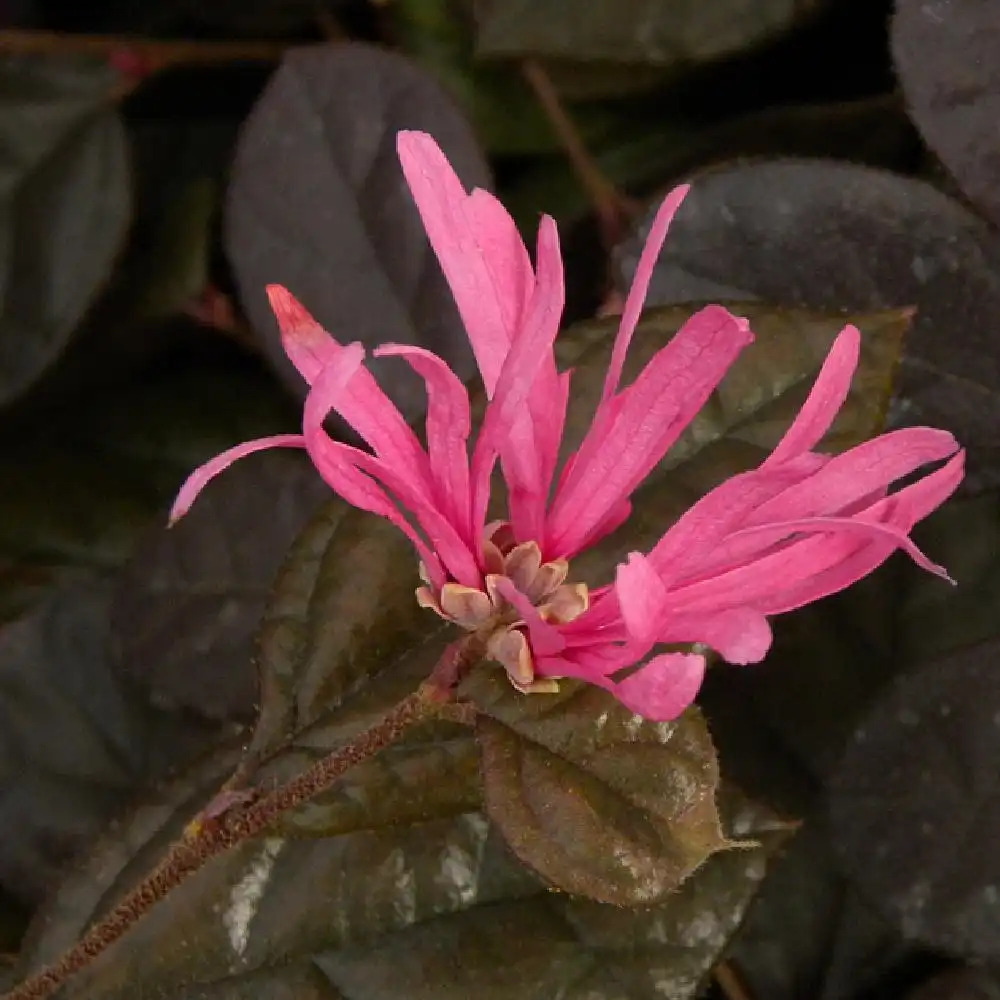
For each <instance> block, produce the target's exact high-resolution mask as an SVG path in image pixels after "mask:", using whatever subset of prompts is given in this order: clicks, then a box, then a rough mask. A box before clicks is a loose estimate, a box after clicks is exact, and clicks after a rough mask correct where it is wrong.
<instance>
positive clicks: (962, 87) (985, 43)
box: [892, 0, 1000, 223]
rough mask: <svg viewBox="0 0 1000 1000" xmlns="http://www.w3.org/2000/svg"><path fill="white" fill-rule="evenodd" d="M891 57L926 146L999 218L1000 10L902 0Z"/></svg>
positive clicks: (956, 0) (970, 1)
mask: <svg viewBox="0 0 1000 1000" xmlns="http://www.w3.org/2000/svg"><path fill="white" fill-rule="evenodd" d="M892 56H893V61H894V62H895V64H896V72H897V74H898V75H899V80H900V83H901V84H902V85H903V93H904V95H905V97H906V102H907V106H908V108H909V112H910V115H911V117H912V118H913V120H914V122H916V125H917V128H919V129H920V132H921V134H922V135H923V137H924V139H926V140H927V144H928V145H929V146H930V147H931V149H933V150H934V152H935V153H936V154H937V155H938V156H939V157H940V159H941V162H942V163H943V164H944V165H945V166H946V167H947V168H948V170H949V171H951V173H952V175H953V176H954V178H955V180H956V181H957V182H958V185H959V187H960V188H961V189H962V191H963V192H964V193H965V194H966V195H967V196H968V197H969V198H970V200H972V201H973V202H975V204H976V205H977V206H978V207H979V208H981V209H982V210H983V212H984V213H985V214H986V215H987V216H989V218H990V219H992V220H993V222H994V223H1000V183H998V180H1000V134H998V132H997V120H998V118H1000V8H998V7H997V6H996V5H995V4H992V3H983V2H982V0H896V13H895V16H894V17H893V19H892Z"/></svg>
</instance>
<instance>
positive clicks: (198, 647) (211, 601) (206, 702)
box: [112, 452, 329, 720]
mask: <svg viewBox="0 0 1000 1000" xmlns="http://www.w3.org/2000/svg"><path fill="white" fill-rule="evenodd" d="M328 495H329V488H328V487H327V486H326V484H325V483H324V482H323V480H322V479H321V478H320V476H319V474H318V473H317V472H316V470H315V469H314V468H313V466H312V464H311V463H310V462H309V461H308V459H306V458H305V457H304V456H303V455H300V454H293V453H289V452H269V453H266V454H261V455H251V456H249V457H248V458H246V459H244V460H243V461H242V462H239V463H237V465H236V466H235V467H234V468H232V469H231V470H229V471H228V472H227V473H226V475H224V476H220V477H219V478H218V479H216V480H213V481H212V482H211V483H209V484H208V486H207V487H206V489H205V491H204V493H202V494H201V496H200V497H199V498H198V502H197V503H196V504H195V505H194V507H193V509H192V510H191V512H190V513H189V514H188V515H187V516H186V517H185V518H184V519H183V520H182V521H181V522H180V523H179V524H176V525H175V526H174V527H173V528H169V529H168V528H167V527H165V526H164V525H157V526H156V527H154V528H152V529H151V530H150V532H149V534H148V535H147V536H146V538H145V539H144V540H143V541H142V543H141V544H140V545H139V546H138V548H137V549H136V551H135V553H134V554H133V556H132V558H131V560H130V561H129V563H128V565H127V566H126V568H125V569H124V571H123V572H122V574H121V575H120V577H119V578H118V582H117V585H116V587H115V599H114V603H113V606H112V647H113V649H114V651H115V657H116V660H117V662H118V665H119V669H121V670H124V672H125V674H126V675H127V676H128V677H129V678H130V680H132V681H134V682H137V683H138V684H139V685H140V686H141V687H142V688H143V689H144V690H146V691H147V692H148V695H149V697H150V699H151V700H152V702H153V703H154V704H156V705H160V706H163V707H168V708H185V709H190V710H192V711H194V712H197V713H198V714H200V715H204V716H207V717H208V718H212V719H244V720H246V719H249V718H252V716H253V714H254V707H255V704H256V702H257V679H256V673H255V670H254V664H253V660H254V641H253V637H254V634H255V633H256V631H257V629H258V627H259V625H260V619H261V615H262V614H263V612H264V608H265V605H266V603H267V600H268V598H269V597H270V594H271V588H272V585H273V583H274V576H275V574H276V573H277V571H278V568H279V567H280V565H281V563H282V561H283V560H284V558H285V555H286V554H287V552H288V548H289V546H290V545H291V543H292V541H293V540H294V538H295V536H296V535H297V534H298V533H299V531H300V530H301V529H302V527H303V526H304V525H305V523H306V521H307V520H308V519H309V517H310V515H311V514H313V513H314V512H315V510H316V508H317V507H318V506H319V505H320V503H321V502H322V500H324V499H326V497H327V496H328Z"/></svg>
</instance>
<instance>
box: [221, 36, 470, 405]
mask: <svg viewBox="0 0 1000 1000" xmlns="http://www.w3.org/2000/svg"><path fill="white" fill-rule="evenodd" d="M401 129H422V130H423V131H426V132H430V133H431V134H432V135H433V136H434V137H435V138H436V139H437V141H438V142H439V144H440V145H441V147H442V149H444V151H445V153H446V154H447V156H448V158H449V159H450V160H451V162H452V164H453V166H454V167H455V169H456V171H457V172H458V174H459V175H460V176H461V177H462V179H463V180H464V182H465V184H466V186H467V187H476V186H478V187H487V186H489V183H490V177H489V171H488V169H487V166H486V164H485V162H484V160H483V157H482V154H481V152H480V151H479V149H478V147H477V145H476V142H475V139H474V137H473V135H472V132H471V130H470V128H469V126H468V125H467V124H466V123H465V121H464V120H463V119H462V117H461V115H460V113H459V112H458V110H457V109H456V107H455V106H454V105H453V103H452V101H451V100H450V98H448V97H447V96H446V94H445V93H444V91H443V90H441V88H440V87H439V85H438V84H437V83H436V82H435V81H434V80H433V79H432V78H431V77H430V76H428V75H426V74H425V73H424V72H423V70H421V69H419V68H418V67H417V66H416V65H415V64H413V63H411V62H409V61H408V60H407V59H405V58H403V57H402V56H399V55H396V54H394V53H391V52H387V51H385V50H382V49H378V48H374V47H371V46H367V45H360V44H350V45H324V46H317V47H315V48H307V49H298V50H295V51H293V52H290V53H289V54H288V55H287V56H286V57H285V59H284V61H283V62H282V64H281V67H280V68H279V69H278V71H277V73H275V75H274V77H273V78H272V79H271V82H270V83H269V84H268V86H267V88H266V90H265V91H264V93H263V95H262V96H261V98H260V100H259V101H258V102H257V105H256V107H255V108H254V110H253V112H252V114H251V115H250V117H249V118H248V119H247V121H246V123H245V125H244V127H243V133H242V136H241V138H240V141H239V144H238V149H237V153H236V161H235V163H234V166H233V177H232V183H231V185H230V189H229V195H228V210H227V213H226V234H225V237H226V248H227V251H228V254H229V258H230V260H231V261H232V263H233V267H234V269H235V271H236V277H237V279H238V282H239V287H240V293H241V297H242V301H243V305H244V307H245V309H246V311H247V313H248V315H249V317H250V321H251V324H252V325H253V327H254V330H255V331H256V332H257V334H258V336H259V337H260V338H261V342H262V344H263V346H264V348H265V350H266V353H267V356H268V357H269V358H270V359H271V361H272V362H273V363H274V364H275V366H276V367H277V369H278V371H279V372H280V373H281V374H282V375H283V376H284V377H285V378H286V379H287V380H288V382H289V384H290V385H291V386H292V387H293V388H294V389H295V391H296V392H297V393H299V394H300V395H304V392H305V387H304V385H303V384H302V381H301V379H300V378H299V376H298V374H297V373H296V372H295V371H294V369H293V368H292V367H291V365H290V364H289V362H288V361H287V359H286V358H285V356H284V352H283V351H282V349H281V344H280V340H279V338H278V330H277V325H276V323H275V321H274V316H273V315H272V313H271V310H270V308H269V306H268V303H267V298H266V296H265V291H264V289H265V286H266V285H267V284H269V283H273V282H276V283H278V284H282V285H285V286H287V287H288V289H289V290H290V291H291V292H292V294H294V295H295V296H296V297H297V298H298V299H299V300H300V301H301V302H302V303H303V305H305V306H306V308H307V309H309V310H310V311H311V312H312V313H313V314H314V315H315V316H316V318H317V319H318V320H319V321H320V322H321V323H323V325H324V326H326V328H327V329H328V330H329V331H330V332H331V333H332V334H333V335H334V336H335V337H336V338H337V339H338V340H341V341H343V342H347V341H352V340H360V341H361V342H362V343H363V344H365V345H366V346H368V347H374V346H376V345H378V344H381V343H387V342H390V341H393V342H399V343H411V344H419V345H421V346H423V347H426V348H429V349H431V350H433V351H435V352H437V353H439V354H440V355H441V356H442V357H444V358H445V359H446V360H448V361H449V362H450V363H451V364H452V366H453V367H454V368H455V369H456V370H457V371H458V372H459V373H460V374H462V375H469V374H471V371H472V355H471V351H470V350H469V346H468V341H467V339H466V336H465V332H464V328H463V327H462V324H461V322H460V320H459V316H458V311H457V309H456V308H455V305H454V302H453V301H452V298H451V293H450V292H449V290H448V288H447V285H446V284H445V281H444V277H443V275H442V273H441V270H440V268H439V266H438V264H437V260H436V259H435V257H434V256H433V254H432V252H431V249H430V245H429V243H428V242H427V237H426V235H425V234H424V230H423V227H422V225H421V222H420V218H419V216H418V215H417V210H416V206H415V205H414V204H413V200H412V198H411V196H410V193H409V189H408V188H407V186H406V184H405V182H404V180H403V174H402V171H401V169H400V167H399V162H398V160H397V158H396V133H397V132H398V131H400V130H401ZM373 369H375V370H376V371H379V372H383V371H384V372H385V373H386V377H387V381H386V382H385V384H386V386H387V388H388V389H390V391H391V395H393V396H394V398H395V399H396V401H397V403H399V404H400V405H402V406H403V408H404V409H405V410H406V412H407V413H409V414H411V415H412V414H416V413H417V412H419V411H420V410H421V409H422V408H423V389H422V383H421V382H420V381H419V380H418V379H416V378H415V377H413V376H412V373H410V372H409V371H408V370H405V369H406V366H405V365H403V364H400V363H399V362H398V361H396V362H389V363H388V364H387V365H384V366H383V365H382V364H381V363H380V362H376V363H375V364H373Z"/></svg>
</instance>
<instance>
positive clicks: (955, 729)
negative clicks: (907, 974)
mask: <svg viewBox="0 0 1000 1000" xmlns="http://www.w3.org/2000/svg"><path fill="white" fill-rule="evenodd" d="M998 653H1000V643H998V642H997V640H996V639H992V640H990V641H988V642H984V643H980V644H978V645H976V646H972V647H968V648H966V649H964V650H961V651H959V652H956V653H953V654H951V655H949V656H945V657H940V658H936V659H935V660H933V661H932V662H930V663H928V664H926V665H925V666H923V667H921V668H920V669H919V670H918V671H916V672H914V673H910V674H907V675H905V676H903V677H901V678H900V679H899V680H898V681H897V682H896V684H895V685H894V686H893V688H892V690H891V691H890V693H889V694H888V695H887V696H885V697H884V698H882V699H881V700H880V701H879V702H878V703H877V704H876V705H875V706H874V708H873V709H872V710H871V712H869V713H868V716H867V718H866V719H865V720H864V722H863V723H862V724H861V725H859V726H858V727H857V728H856V729H855V731H854V734H853V737H852V739H851V742H850V744H849V745H848V747H847V750H846V752H845V753H844V756H843V759H842V761H841V763H840V765H839V767H838V769H837V772H836V774H835V776H834V778H833V781H832V785H831V792H830V795H831V805H830V810H831V817H832V824H833V831H834V834H833V841H834V844H835V845H836V847H837V850H838V853H839V855H840V857H841V858H842V862H843V865H844V868H845V871H846V872H847V874H848V875H849V876H850V877H851V878H852V879H854V880H855V881H856V882H857V884H858V885H859V887H860V888H861V889H862V891H863V892H864V893H865V895H866V896H867V897H868V898H869V899H871V901H872V902H873V904H874V905H876V906H877V907H879V909H880V910H882V911H883V912H884V913H885V914H886V915H887V916H888V917H889V918H890V919H891V920H892V921H893V922H894V924H895V925H896V926H898V927H899V929H900V931H901V932H902V933H903V934H904V935H905V936H906V937H907V938H908V939H910V940H917V941H921V942H924V943H926V944H929V945H930V946H932V947H935V948H938V949H940V950H943V951H948V952H953V953H956V954H962V955H971V956H975V957H980V958H993V959H995V958H996V957H997V956H998V955H1000V856H998V855H997V852H996V851H995V850H994V846H995V842H996V832H997V830H998V829H1000V785H998V781H997V767H996V761H997V759H998V757H1000V685H998V684H997V682H996V681H997V674H996V671H997V656H998Z"/></svg>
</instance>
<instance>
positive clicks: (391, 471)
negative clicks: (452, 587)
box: [303, 368, 480, 586]
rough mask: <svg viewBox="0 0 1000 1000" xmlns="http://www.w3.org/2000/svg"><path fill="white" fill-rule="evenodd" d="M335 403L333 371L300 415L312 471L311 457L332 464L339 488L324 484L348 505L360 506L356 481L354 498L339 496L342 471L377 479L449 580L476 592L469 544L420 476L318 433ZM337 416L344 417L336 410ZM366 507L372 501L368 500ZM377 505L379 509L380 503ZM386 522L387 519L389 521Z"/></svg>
mask: <svg viewBox="0 0 1000 1000" xmlns="http://www.w3.org/2000/svg"><path fill="white" fill-rule="evenodd" d="M360 371H363V369H361V370H360ZM349 391H350V386H349V385H348V386H347V387H346V388H344V389H343V392H344V393H347V392H349ZM339 403H340V399H339V398H338V392H337V385H336V380H335V372H334V370H333V369H332V368H328V369H325V370H324V371H323V372H322V373H321V374H320V376H319V377H318V378H317V379H316V381H315V383H314V384H313V387H312V389H311V390H310V392H309V395H308V396H307V397H306V401H305V406H304V409H303V432H304V434H305V438H306V447H307V448H308V449H309V452H310V455H313V460H314V461H316V463H317V467H319V459H318V458H317V457H316V455H317V454H320V453H322V454H323V455H324V456H325V458H326V461H327V463H333V464H336V467H337V473H338V475H339V476H340V480H339V482H340V485H339V486H338V485H335V484H334V483H333V481H332V480H331V479H329V478H328V479H327V481H328V482H330V485H331V486H333V487H334V489H336V490H337V492H339V493H340V494H341V495H342V496H343V497H344V499H345V500H348V502H350V503H353V504H355V505H356V506H364V504H363V503H361V502H359V499H358V498H357V497H358V491H359V490H360V484H359V483H357V481H356V476H357V473H356V472H355V474H354V477H353V478H352V479H351V483H350V488H351V489H353V490H354V493H353V494H352V495H350V496H349V495H348V494H347V493H344V492H343V489H344V488H345V486H347V483H346V482H345V479H344V477H345V476H347V475H348V473H347V471H346V466H348V465H349V466H351V467H353V468H354V469H356V470H357V469H360V470H361V471H363V472H364V473H367V474H368V475H369V476H374V477H376V478H377V479H378V480H379V481H380V482H381V483H382V484H383V485H385V486H386V488H387V489H389V490H390V491H391V492H392V493H393V494H394V495H395V496H396V497H397V498H398V500H399V502H400V503H401V504H402V505H403V506H404V507H406V508H407V509H408V510H409V511H410V512H411V513H412V514H413V515H414V516H415V517H416V519H417V520H418V521H419V523H420V526H421V527H422V528H423V530H424V532H425V533H426V535H427V538H428V540H429V542H430V544H431V547H432V548H433V550H434V551H435V552H436V553H437V555H438V556H439V557H440V559H441V561H442V562H443V563H444V565H445V567H446V568H447V569H448V570H449V571H450V573H451V574H452V576H453V578H454V579H455V580H457V581H458V582H459V583H464V584H466V585H467V586H477V585H478V584H479V582H480V573H479V566H478V561H477V560H476V558H475V556H474V554H473V553H472V551H470V547H469V543H468V542H467V541H466V540H465V539H464V538H463V537H462V534H461V533H460V531H459V530H458V529H457V528H456V526H455V525H454V524H453V523H452V522H451V521H450V520H449V517H448V511H447V510H443V509H441V508H440V507H438V506H437V505H436V503H435V501H434V498H433V495H432V493H433V490H430V489H428V485H429V484H428V483H427V482H426V481H425V480H424V479H423V478H422V477H421V476H419V475H414V474H413V472H412V470H410V469H408V468H406V467H405V466H403V465H401V464H394V463H392V462H391V461H388V460H385V459H383V458H382V457H381V456H372V455H369V454H368V453H367V452H364V451H361V450H360V449H357V448H351V447H350V446H347V445H341V444H339V443H337V444H335V443H334V442H333V441H331V440H330V437H329V435H328V434H327V433H326V431H325V430H324V429H323V424H324V421H325V420H326V417H327V415H328V414H329V412H330V409H331V408H333V409H338V410H339V406H338V404H339ZM389 405H391V404H389ZM339 412H341V413H342V412H343V411H342V410H339ZM324 477H325V478H326V473H324ZM369 502H375V501H374V500H370V501H369ZM379 502H380V503H381V500H380V501H379ZM365 509H367V510H373V508H372V507H370V506H367V507H365ZM374 512H375V513H380V514H382V516H383V517H389V515H388V514H387V513H385V511H384V509H380V510H377V511H374ZM390 520H392V519H391V518H390ZM393 523H394V524H398V521H396V520H393ZM422 554H423V553H422Z"/></svg>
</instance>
